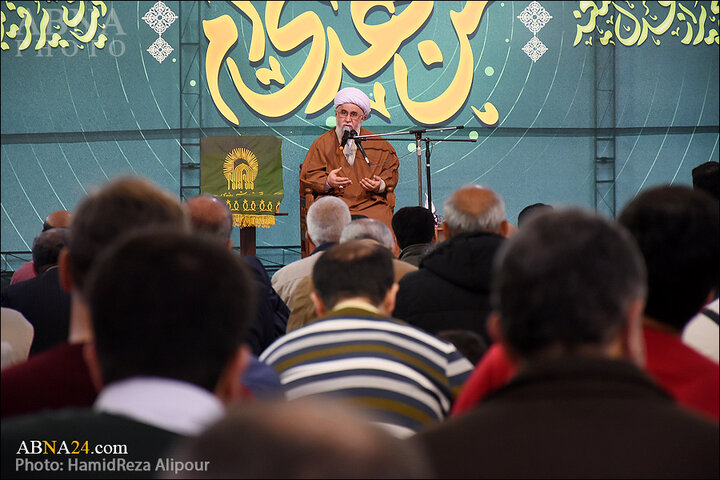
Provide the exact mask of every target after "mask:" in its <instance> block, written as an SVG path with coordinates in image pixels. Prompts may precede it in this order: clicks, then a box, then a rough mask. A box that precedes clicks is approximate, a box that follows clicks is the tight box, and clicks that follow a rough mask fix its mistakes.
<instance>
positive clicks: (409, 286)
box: [393, 232, 505, 344]
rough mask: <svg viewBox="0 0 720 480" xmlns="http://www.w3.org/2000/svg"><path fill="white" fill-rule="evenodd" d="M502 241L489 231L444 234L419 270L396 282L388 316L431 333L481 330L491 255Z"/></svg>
mask: <svg viewBox="0 0 720 480" xmlns="http://www.w3.org/2000/svg"><path fill="white" fill-rule="evenodd" d="M504 240H505V238H504V237H502V236H500V235H496V234H494V233H484V232H479V233H467V234H460V235H457V236H454V237H451V238H449V239H448V240H446V241H444V242H442V243H440V244H439V245H438V246H437V247H436V248H435V249H434V250H432V251H430V252H428V253H427V254H426V255H425V257H424V258H423V259H422V261H421V262H420V268H419V269H418V271H416V272H411V273H409V274H407V275H405V276H404V277H403V279H402V280H401V281H400V290H399V291H398V294H397V300H396V305H395V310H394V312H393V316H394V317H395V318H399V319H401V320H405V321H406V322H408V323H410V324H412V325H415V326H416V327H419V328H422V329H423V330H425V331H427V332H429V333H432V334H436V333H437V332H439V331H441V330H450V329H463V330H472V331H474V332H476V333H478V334H480V335H481V336H482V337H483V338H484V339H485V340H486V341H487V342H488V344H490V343H491V340H490V339H489V337H488V335H487V333H486V332H485V321H486V318H487V314H488V313H489V312H490V279H491V272H492V263H493V259H494V257H495V253H496V252H497V250H498V248H499V247H500V245H501V244H502V242H503V241H504Z"/></svg>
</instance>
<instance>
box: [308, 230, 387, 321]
mask: <svg viewBox="0 0 720 480" xmlns="http://www.w3.org/2000/svg"><path fill="white" fill-rule="evenodd" d="M392 258H393V257H392V253H390V250H388V249H387V248H385V247H383V246H381V245H378V244H376V243H373V242H370V241H367V240H366V241H363V240H353V241H349V242H345V243H341V244H338V245H335V246H333V247H331V248H329V249H328V250H327V251H326V252H325V253H324V254H323V255H322V257H320V258H319V259H318V260H317V261H316V262H315V265H314V266H313V273H312V278H313V283H314V285H315V292H316V293H317V294H318V296H319V297H320V298H321V299H322V301H323V303H325V306H326V307H328V308H332V307H334V306H335V304H337V303H338V302H339V301H340V300H343V299H345V298H351V297H366V298H368V299H369V300H370V301H371V303H373V304H374V305H380V304H381V303H382V301H383V299H384V298H385V295H386V294H387V291H388V290H389V289H390V287H391V286H392V284H393V282H394V281H395V275H394V271H393V263H392Z"/></svg>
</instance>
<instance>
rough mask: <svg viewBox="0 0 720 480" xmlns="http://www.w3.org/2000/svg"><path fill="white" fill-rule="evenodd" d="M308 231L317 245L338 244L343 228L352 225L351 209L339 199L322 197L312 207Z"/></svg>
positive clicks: (309, 211)
mask: <svg viewBox="0 0 720 480" xmlns="http://www.w3.org/2000/svg"><path fill="white" fill-rule="evenodd" d="M306 218H307V231H308V235H310V239H311V240H312V241H313V243H314V244H315V245H322V244H323V243H329V242H338V241H339V240H340V234H341V233H342V231H343V228H345V226H346V225H347V224H349V223H350V209H349V208H348V206H347V203H345V202H344V201H343V200H341V199H339V198H338V197H333V196H330V195H328V196H325V197H320V198H318V199H317V200H315V201H314V202H313V204H312V205H310V208H309V209H308V213H307V217H306Z"/></svg>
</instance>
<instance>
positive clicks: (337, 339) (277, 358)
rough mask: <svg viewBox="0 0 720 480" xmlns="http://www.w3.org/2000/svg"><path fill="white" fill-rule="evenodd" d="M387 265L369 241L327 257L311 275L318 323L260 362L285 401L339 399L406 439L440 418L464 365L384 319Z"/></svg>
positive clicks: (452, 351) (389, 283)
mask: <svg viewBox="0 0 720 480" xmlns="http://www.w3.org/2000/svg"><path fill="white" fill-rule="evenodd" d="M374 221H376V220H374ZM378 223H380V222H378ZM351 225H352V223H351ZM392 263H393V255H392V253H391V252H390V251H389V249H387V248H386V247H385V246H382V245H377V244H376V243H375V242H373V241H372V240H359V241H350V242H344V243H343V242H341V243H340V245H336V246H334V247H332V248H331V249H329V250H327V251H326V252H325V253H324V254H323V256H322V257H320V258H319V259H318V261H317V262H315V265H314V267H313V275H312V278H313V283H314V287H315V290H314V291H313V292H312V293H311V298H312V301H313V303H314V304H315V308H316V310H317V314H318V317H320V318H318V319H317V320H315V321H314V322H313V323H311V324H309V325H307V326H305V327H303V328H300V329H298V330H296V331H293V332H291V333H288V334H286V335H285V336H284V337H282V338H280V339H279V340H277V341H276V342H275V343H273V344H272V345H271V346H270V347H269V348H268V349H267V350H266V351H265V352H263V354H262V355H261V356H260V360H261V361H263V362H265V363H267V364H269V365H271V366H272V367H273V368H275V370H277V372H278V373H279V374H280V379H281V380H282V382H283V384H284V385H285V388H286V391H287V397H288V398H289V399H296V398H301V397H308V396H323V395H327V396H332V397H336V398H340V399H343V400H344V401H346V402H349V403H350V404H353V405H355V406H357V407H360V408H362V409H364V410H365V411H367V412H369V413H370V414H371V415H372V416H373V419H374V420H375V421H376V422H377V423H379V424H380V425H382V426H384V427H386V428H387V429H388V430H390V431H391V432H392V433H393V434H395V435H397V436H407V435H410V434H412V433H413V432H415V431H417V430H418V429H419V428H420V427H422V426H423V425H426V424H429V423H432V422H436V421H441V420H443V419H444V418H445V417H446V416H447V414H448V413H449V411H450V407H451V405H452V402H453V399H454V398H455V397H456V395H457V392H458V391H459V390H460V388H461V387H462V385H463V383H464V382H465V380H466V379H467V377H468V375H469V374H470V371H471V370H472V364H471V363H470V362H469V361H468V360H467V359H465V358H464V357H463V356H462V355H461V354H460V353H459V352H458V351H457V349H456V348H455V346H454V345H452V344H451V343H448V342H445V341H443V340H440V339H438V338H436V337H433V336H431V335H429V334H427V333H425V332H423V331H422V330H419V329H416V328H414V327H412V326H410V325H407V324H406V323H405V322H402V321H399V320H395V319H393V318H391V317H390V312H392V310H393V307H394V304H395V294H396V292H397V288H398V287H397V283H395V282H394V274H393V265H392Z"/></svg>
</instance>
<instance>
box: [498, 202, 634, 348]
mask: <svg viewBox="0 0 720 480" xmlns="http://www.w3.org/2000/svg"><path fill="white" fill-rule="evenodd" d="M644 296H645V269H644V267H643V262H642V257H641V256H640V253H639V252H638V250H637V247H636V246H635V244H634V242H633V240H632V238H631V237H630V235H629V234H628V233H627V232H625V231H624V230H623V229H622V228H620V227H618V226H617V225H614V224H612V223H610V222H608V221H606V220H604V219H602V218H600V217H599V216H595V215H593V214H590V213H585V212H581V211H578V210H568V211H559V212H550V213H543V214H541V215H538V216H536V217H535V218H532V219H530V221H529V222H528V223H527V225H526V226H525V227H524V228H522V229H520V230H518V233H516V234H515V235H514V236H513V237H512V238H511V239H510V241H509V242H507V243H506V244H505V245H504V246H503V247H502V248H501V250H500V252H499V253H498V256H497V257H496V261H495V271H494V276H493V286H492V295H491V297H492V304H493V308H494V309H495V310H496V311H498V312H499V313H500V316H501V320H500V323H501V330H502V334H503V336H504V338H505V340H506V342H507V344H508V346H509V347H510V350H511V351H512V352H514V353H515V354H516V355H519V356H520V357H522V358H524V359H526V360H529V359H532V358H534V357H540V356H542V355H545V354H549V353H551V352H560V353H561V354H573V353H579V352H581V351H585V350H587V349H588V347H589V348H591V349H598V348H600V349H602V348H605V347H606V346H608V345H609V344H610V343H611V342H612V341H613V340H615V339H616V338H618V335H620V334H621V333H622V331H623V329H624V328H625V327H626V325H627V322H628V318H629V316H630V314H631V313H632V311H631V309H632V308H634V307H636V306H637V301H638V300H639V301H642V299H643V298H644ZM639 313H640V312H639V311H638V315H639ZM638 320H639V319H638ZM638 326H639V323H638Z"/></svg>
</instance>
